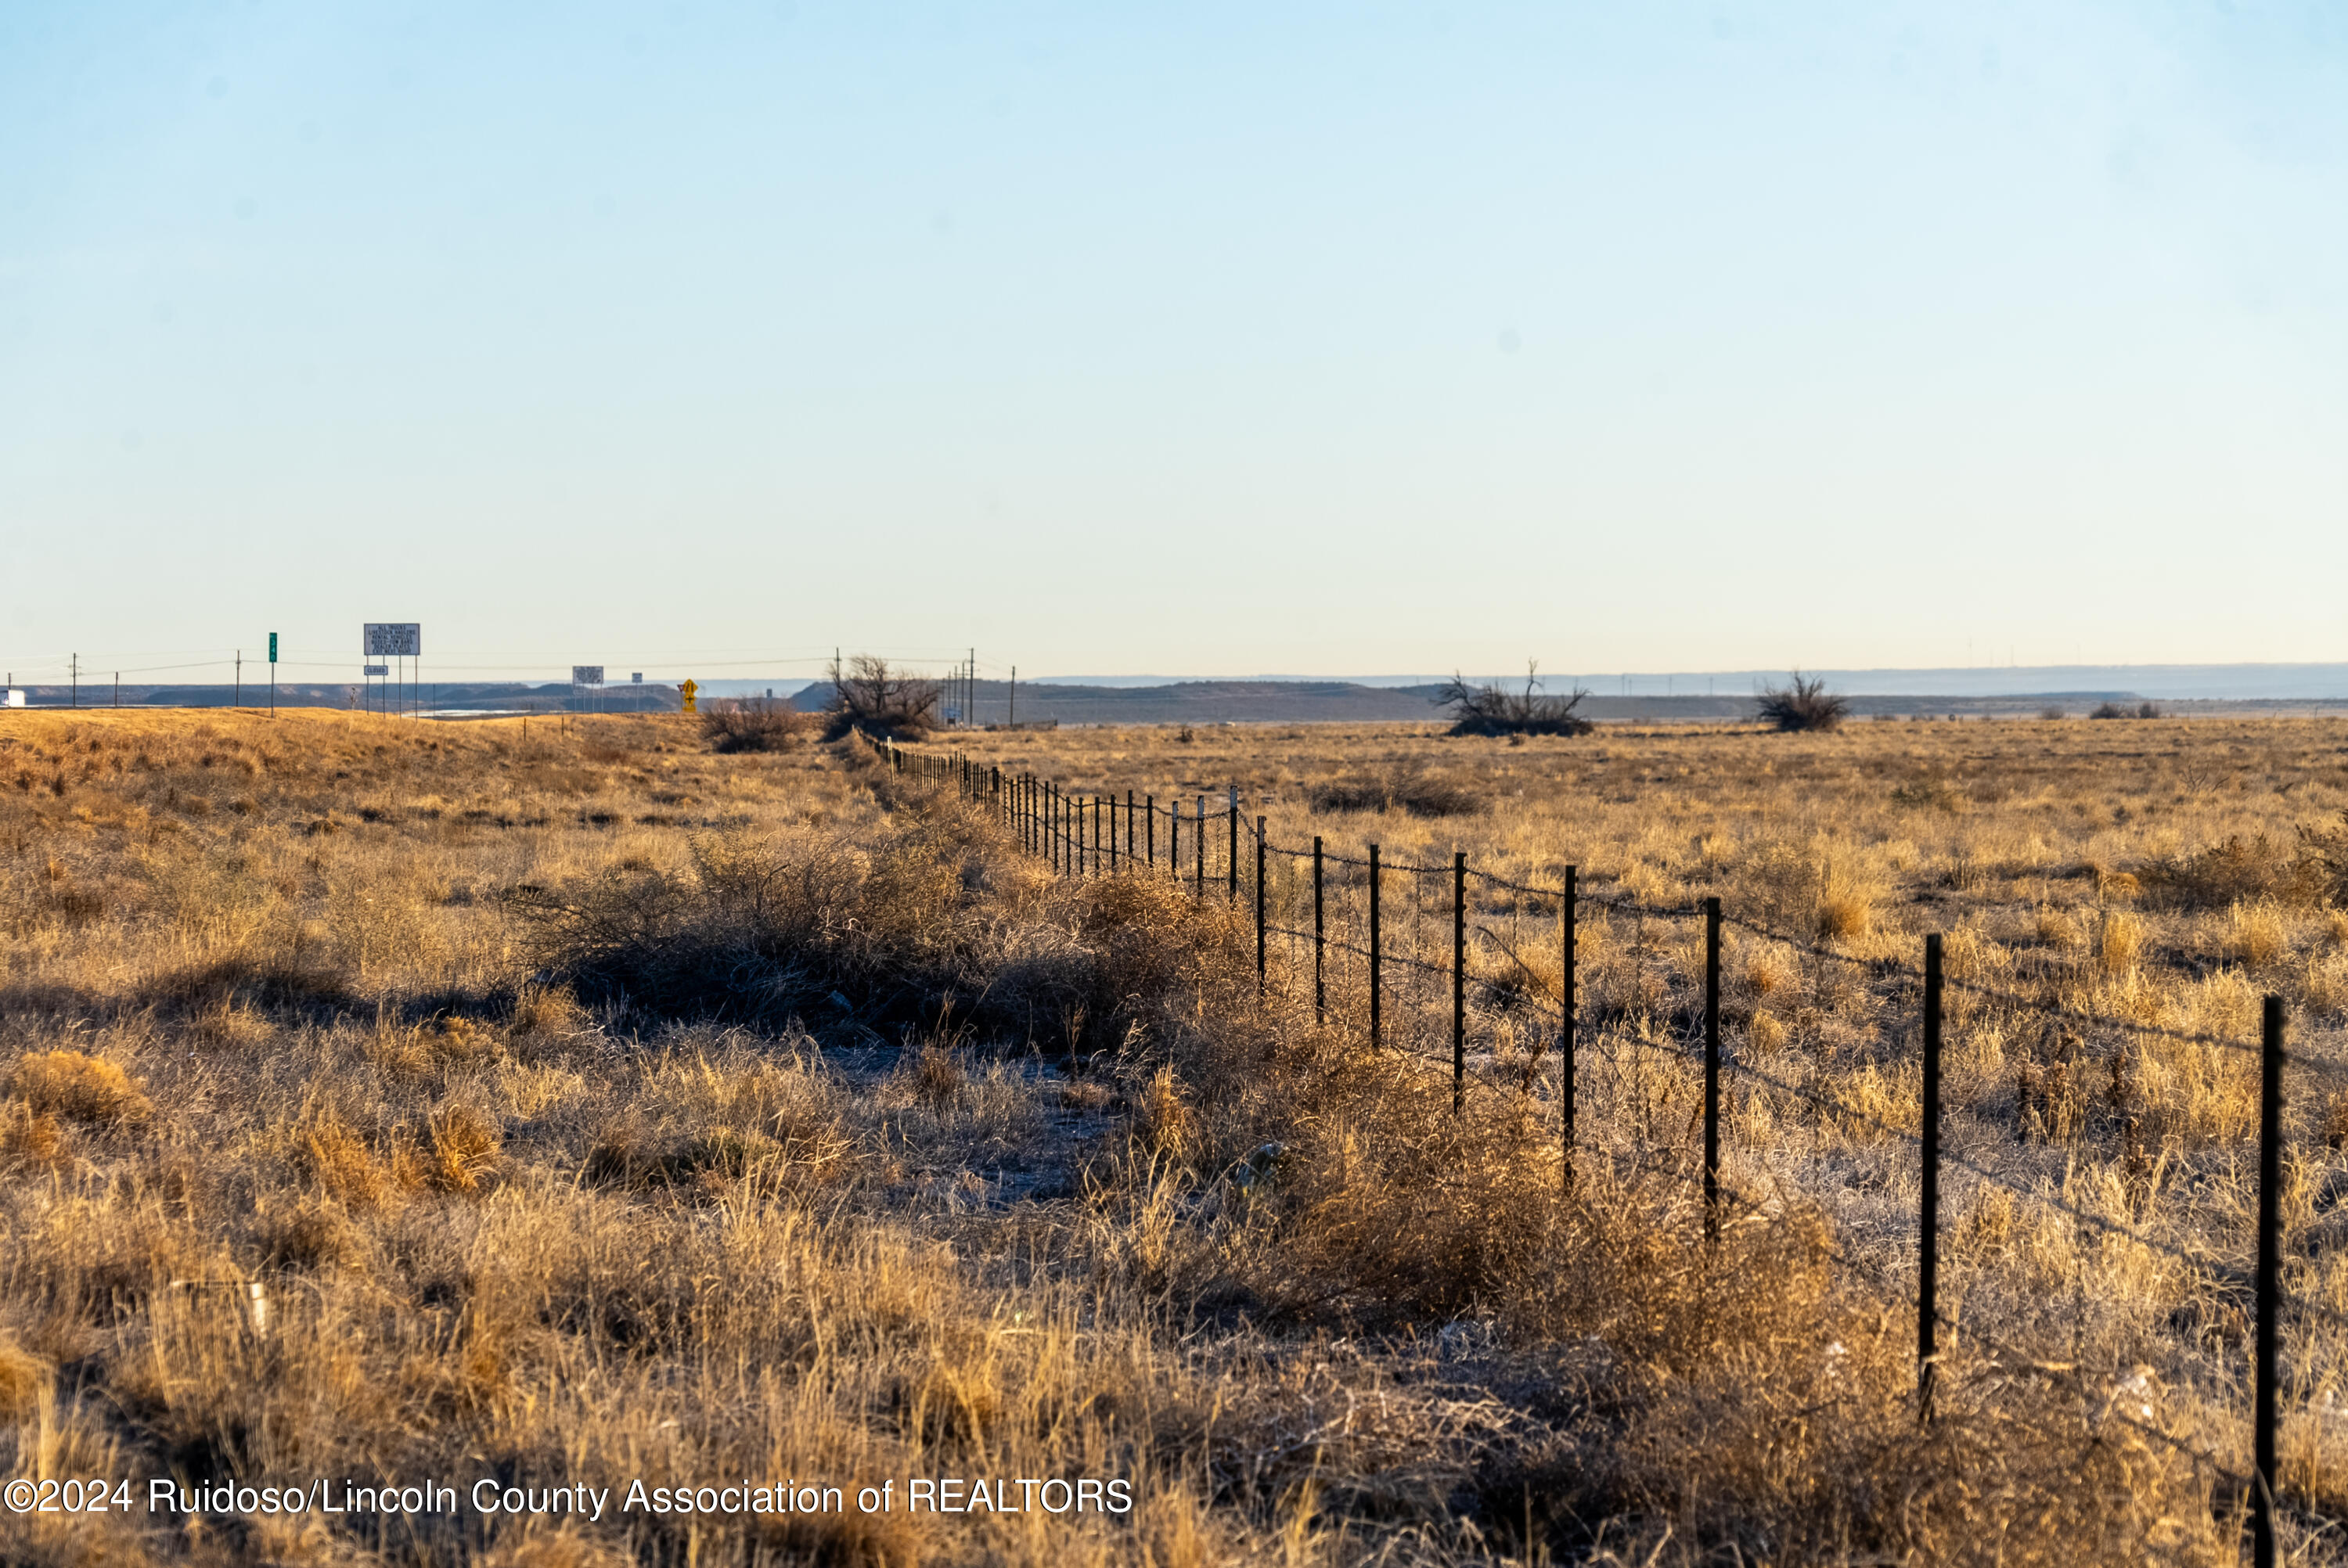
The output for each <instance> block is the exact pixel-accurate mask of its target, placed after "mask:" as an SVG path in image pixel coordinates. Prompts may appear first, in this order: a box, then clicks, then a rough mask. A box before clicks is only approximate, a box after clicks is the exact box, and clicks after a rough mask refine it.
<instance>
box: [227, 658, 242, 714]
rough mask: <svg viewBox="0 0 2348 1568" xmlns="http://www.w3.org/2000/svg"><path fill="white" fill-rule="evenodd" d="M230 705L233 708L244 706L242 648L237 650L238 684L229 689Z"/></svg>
mask: <svg viewBox="0 0 2348 1568" xmlns="http://www.w3.org/2000/svg"><path fill="white" fill-rule="evenodd" d="M228 705H229V706H230V707H232V708H242V707H243V706H244V650H243V649H242V648H240V649H238V650H237V651H236V684H235V685H234V686H232V687H231V688H230V689H229V700H228Z"/></svg>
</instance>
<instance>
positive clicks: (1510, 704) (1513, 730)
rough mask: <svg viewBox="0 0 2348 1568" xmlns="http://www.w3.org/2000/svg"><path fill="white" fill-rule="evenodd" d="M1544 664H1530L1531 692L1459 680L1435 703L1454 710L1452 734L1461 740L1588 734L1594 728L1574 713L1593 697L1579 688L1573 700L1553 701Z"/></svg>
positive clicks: (1447, 684) (1528, 686)
mask: <svg viewBox="0 0 2348 1568" xmlns="http://www.w3.org/2000/svg"><path fill="white" fill-rule="evenodd" d="M1589 695H1590V693H1589V692H1587V691H1585V690H1583V689H1582V688H1581V687H1579V686H1577V687H1575V688H1574V691H1573V694H1572V695H1571V696H1570V697H1558V696H1551V695H1549V694H1547V693H1544V692H1541V691H1540V662H1539V661H1536V660H1527V661H1525V689H1524V690H1523V691H1522V692H1509V691H1504V690H1503V689H1502V688H1501V687H1500V685H1499V684H1498V682H1493V683H1491V684H1489V685H1485V686H1471V685H1469V684H1468V681H1467V678H1466V677H1465V676H1461V675H1454V676H1452V677H1451V679H1450V680H1448V681H1447V682H1444V684H1443V688H1442V690H1440V691H1439V692H1437V693H1436V694H1435V704H1436V706H1437V707H1439V708H1449V709H1450V710H1451V711H1452V724H1451V733H1453V734H1455V735H1586V734H1588V733H1590V731H1591V723H1590V721H1589V720H1587V719H1585V718H1583V717H1582V716H1581V714H1579V713H1577V712H1574V710H1575V709H1576V708H1578V707H1580V706H1581V700H1582V699H1583V698H1585V697H1587V696H1589Z"/></svg>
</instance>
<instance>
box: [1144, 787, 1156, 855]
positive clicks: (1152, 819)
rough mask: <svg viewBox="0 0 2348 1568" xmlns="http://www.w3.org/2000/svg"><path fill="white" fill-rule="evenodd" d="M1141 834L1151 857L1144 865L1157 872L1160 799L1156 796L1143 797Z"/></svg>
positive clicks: (1147, 795)
mask: <svg viewBox="0 0 2348 1568" xmlns="http://www.w3.org/2000/svg"><path fill="white" fill-rule="evenodd" d="M1141 834H1142V843H1143V844H1144V845H1145V846H1147V849H1148V855H1149V858H1148V860H1147V861H1145V862H1143V864H1144V865H1146V866H1148V867H1149V869H1151V870H1152V871H1155V870H1157V869H1158V797H1157V796H1156V795H1154V794H1146V795H1143V796H1142V797H1141Z"/></svg>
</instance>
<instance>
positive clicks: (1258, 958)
mask: <svg viewBox="0 0 2348 1568" xmlns="http://www.w3.org/2000/svg"><path fill="white" fill-rule="evenodd" d="M1255 994H1256V995H1257V996H1259V997H1261V996H1262V995H1263V818H1262V817H1260V816H1259V817H1257V818H1256V819H1255Z"/></svg>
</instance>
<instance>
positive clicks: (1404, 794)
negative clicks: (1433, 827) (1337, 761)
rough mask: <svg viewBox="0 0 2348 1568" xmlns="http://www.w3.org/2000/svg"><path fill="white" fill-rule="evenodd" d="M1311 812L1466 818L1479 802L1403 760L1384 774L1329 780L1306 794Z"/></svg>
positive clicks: (1416, 762) (1418, 764)
mask: <svg viewBox="0 0 2348 1568" xmlns="http://www.w3.org/2000/svg"><path fill="white" fill-rule="evenodd" d="M1304 798H1305V799H1306V801H1308V802H1309V803H1310V804H1312V807H1313V810H1314V811H1324V812H1334V811H1376V812H1389V811H1398V812H1402V813H1404V814H1406V815H1410V816H1426V817H1437V816H1465V815H1468V814H1469V813H1471V812H1474V811H1477V810H1478V809H1480V807H1481V805H1482V802H1480V801H1479V800H1478V799H1477V797H1476V796H1475V795H1474V794H1471V793H1470V792H1468V790H1466V789H1464V788H1462V787H1461V786H1460V785H1458V784H1453V783H1451V782H1450V781H1449V780H1447V779H1437V778H1429V777H1428V776H1427V774H1426V764H1425V763H1423V762H1421V761H1419V760H1418V759H1417V758H1416V757H1406V758H1404V759H1402V760H1400V761H1398V762H1395V763H1394V764H1391V765H1389V766H1388V767H1387V768H1386V769H1385V771H1384V772H1382V773H1377V774H1365V775H1357V776H1355V777H1353V778H1342V779H1330V780H1327V781H1325V782H1323V783H1321V784H1313V785H1312V786H1311V787H1309V788H1308V789H1307V790H1306V791H1305V794H1304Z"/></svg>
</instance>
